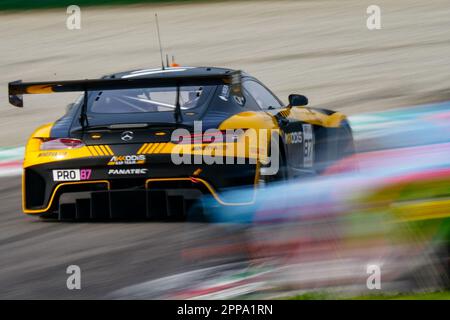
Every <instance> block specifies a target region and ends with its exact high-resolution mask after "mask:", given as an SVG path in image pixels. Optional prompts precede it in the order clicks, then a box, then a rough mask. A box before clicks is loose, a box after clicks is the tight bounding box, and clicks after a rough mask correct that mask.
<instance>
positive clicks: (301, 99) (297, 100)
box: [289, 94, 308, 107]
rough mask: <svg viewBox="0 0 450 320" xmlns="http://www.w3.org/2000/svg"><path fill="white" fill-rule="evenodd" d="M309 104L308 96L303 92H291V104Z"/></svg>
mask: <svg viewBox="0 0 450 320" xmlns="http://www.w3.org/2000/svg"><path fill="white" fill-rule="evenodd" d="M306 105H308V98H307V97H305V96H303V95H301V94H290V95H289V106H290V107H296V106H306Z"/></svg>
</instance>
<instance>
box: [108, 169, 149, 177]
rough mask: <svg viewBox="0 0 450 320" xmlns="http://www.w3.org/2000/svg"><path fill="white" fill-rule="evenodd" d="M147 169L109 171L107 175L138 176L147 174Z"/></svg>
mask: <svg viewBox="0 0 450 320" xmlns="http://www.w3.org/2000/svg"><path fill="white" fill-rule="evenodd" d="M147 172H148V169H145V168H133V169H109V170H108V174H109V175H139V174H147Z"/></svg>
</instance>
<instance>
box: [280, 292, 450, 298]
mask: <svg viewBox="0 0 450 320" xmlns="http://www.w3.org/2000/svg"><path fill="white" fill-rule="evenodd" d="M288 300H450V291H439V292H423V293H416V294H413V293H411V294H403V293H385V294H370V295H363V296H355V297H343V296H340V295H335V294H329V293H324V292H311V293H305V294H301V295H297V296H293V297H289V298H288Z"/></svg>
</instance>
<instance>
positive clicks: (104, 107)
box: [88, 86, 215, 113]
mask: <svg viewBox="0 0 450 320" xmlns="http://www.w3.org/2000/svg"><path fill="white" fill-rule="evenodd" d="M214 87H215V86H184V87H180V107H181V110H190V109H194V108H197V107H199V106H201V105H203V104H204V103H205V102H206V100H207V97H208V96H209V93H210V92H211V90H213V89H214ZM176 92H177V89H176V87H163V88H142V89H127V90H107V91H96V92H91V93H90V94H89V108H88V109H89V112H91V113H146V112H173V111H174V109H175V103H176V94H177V93H176Z"/></svg>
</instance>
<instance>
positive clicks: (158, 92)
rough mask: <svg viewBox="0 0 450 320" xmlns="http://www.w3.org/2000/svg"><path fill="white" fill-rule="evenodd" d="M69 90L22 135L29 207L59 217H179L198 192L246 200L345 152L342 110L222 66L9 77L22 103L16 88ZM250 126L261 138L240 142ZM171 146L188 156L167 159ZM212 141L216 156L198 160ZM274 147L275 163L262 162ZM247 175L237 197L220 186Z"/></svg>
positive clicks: (349, 141) (226, 202) (14, 98)
mask: <svg viewBox="0 0 450 320" xmlns="http://www.w3.org/2000/svg"><path fill="white" fill-rule="evenodd" d="M71 91H81V92H84V93H83V94H82V95H81V97H80V98H79V99H78V100H77V101H76V102H75V103H73V104H71V105H70V106H69V108H68V109H67V112H66V114H65V115H64V116H63V117H62V118H60V119H59V120H57V121H56V122H54V123H51V124H47V125H44V126H42V127H40V128H38V129H37V130H36V131H35V132H34V133H33V135H32V136H31V138H30V139H29V141H28V143H27V146H26V153H25V159H24V164H23V168H24V172H23V210H24V212H25V213H27V214H32V215H39V216H41V217H58V218H59V219H62V220H64V219H111V218H156V219H164V218H167V217H169V218H176V219H183V218H185V216H186V214H188V212H189V208H192V206H195V208H200V207H201V206H198V204H199V202H201V199H202V197H203V196H204V195H209V196H211V197H213V198H214V199H215V200H216V202H217V205H220V206H242V205H251V204H252V203H253V202H254V201H255V197H256V194H257V189H258V188H259V187H261V186H262V185H265V184H266V183H268V182H272V181H274V180H282V179H290V178H295V177H301V176H305V175H314V174H318V173H320V172H322V171H323V170H324V169H325V168H326V167H327V166H328V165H329V164H330V163H333V162H334V161H336V160H338V159H340V158H342V157H343V156H345V155H346V154H349V153H352V152H353V138H352V132H351V129H350V126H349V125H348V123H347V120H346V118H345V116H344V115H343V114H341V113H339V112H333V111H329V110H323V109H314V108H309V107H305V105H306V104H307V99H306V97H304V96H300V95H291V96H290V97H289V105H287V106H286V105H284V104H283V103H282V102H281V100H279V99H278V98H277V97H276V96H275V95H274V94H273V93H272V92H271V91H270V90H268V89H267V88H266V87H265V86H264V85H263V84H261V83H260V82H259V81H258V80H257V79H255V78H253V77H251V76H250V75H248V74H245V73H242V72H240V71H235V70H230V69H223V68H212V67H211V68H210V67H198V68H190V67H177V68H166V69H163V70H161V69H144V70H135V71H129V72H124V73H118V74H114V75H109V76H105V77H103V78H102V79H97V80H75V81H54V82H34V83H23V82H21V81H15V82H11V83H10V84H9V98H10V102H11V104H13V105H15V106H18V107H22V106H23V99H22V94H39V93H56V92H71ZM197 123H201V129H200V137H199V132H198V127H197ZM176 130H183V131H182V132H186V134H185V135H184V136H183V139H180V135H178V136H177V137H176V139H174V132H176ZM211 130H216V131H217V132H219V133H223V134H224V136H227V135H230V133H229V132H232V134H231V136H230V137H231V138H230V139H228V137H227V139H226V140H225V139H224V140H216V139H215V138H210V137H209V136H207V135H205V134H206V132H208V131H209V132H210V131H211ZM251 131H253V132H256V136H258V138H257V140H258V142H257V143H248V141H249V136H248V135H247V133H248V132H251ZM262 131H264V134H265V135H266V136H267V141H265V142H264V143H260V141H261V139H260V138H259V137H260V136H259V135H258V134H260V133H261V132H262ZM267 132H269V133H270V134H266V133H267ZM213 136H214V135H213ZM271 139H272V140H271ZM274 139H276V141H274ZM271 142H274V143H276V146H277V150H279V152H277V153H276V154H275V153H274V152H273V150H272V146H273V144H272V143H271ZM180 147H182V148H181V149H180ZM179 150H182V152H181V153H182V155H183V156H186V155H187V154H188V156H189V158H190V159H191V160H192V161H188V162H183V163H181V164H178V163H175V162H174V160H173V154H174V152H175V153H179V152H180V151H179ZM211 150H213V151H211ZM230 151H231V152H230ZM211 152H212V155H213V156H214V157H223V159H224V160H223V161H222V162H219V161H217V162H215V163H207V161H206V162H205V161H197V160H198V159H203V158H202V156H204V155H205V153H208V154H209V155H211ZM275 156H276V157H277V160H278V162H279V166H280V169H279V170H277V171H276V172H274V173H272V174H267V173H264V172H263V171H264V169H267V166H268V163H269V162H268V159H270V158H273V157H275ZM196 159H197V160H196ZM247 186H250V187H251V188H254V192H253V196H252V197H251V198H249V199H247V200H245V201H242V199H240V200H239V202H236V201H235V200H234V199H227V198H226V196H225V195H224V194H222V192H223V191H224V190H226V189H228V188H232V187H247Z"/></svg>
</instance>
